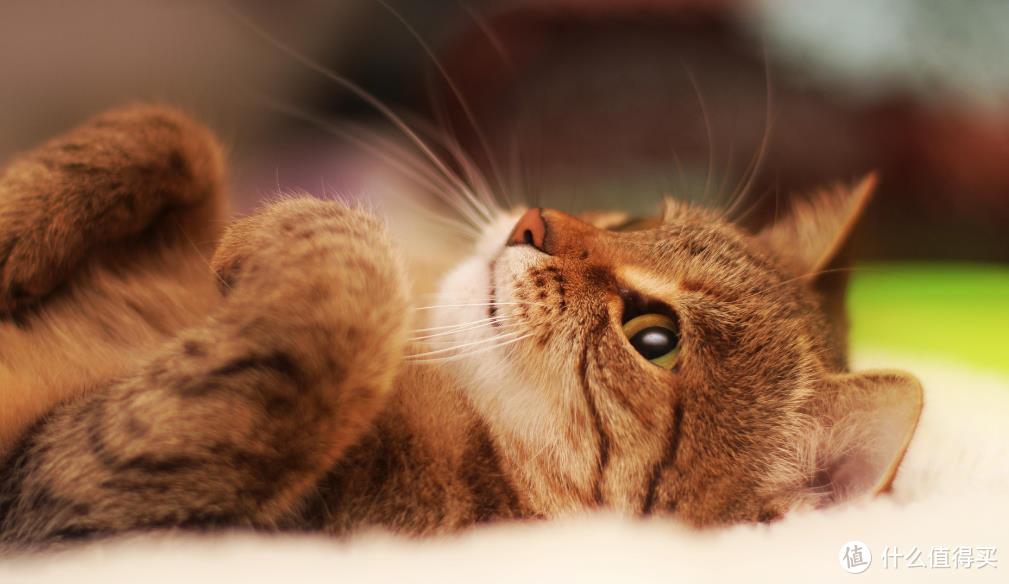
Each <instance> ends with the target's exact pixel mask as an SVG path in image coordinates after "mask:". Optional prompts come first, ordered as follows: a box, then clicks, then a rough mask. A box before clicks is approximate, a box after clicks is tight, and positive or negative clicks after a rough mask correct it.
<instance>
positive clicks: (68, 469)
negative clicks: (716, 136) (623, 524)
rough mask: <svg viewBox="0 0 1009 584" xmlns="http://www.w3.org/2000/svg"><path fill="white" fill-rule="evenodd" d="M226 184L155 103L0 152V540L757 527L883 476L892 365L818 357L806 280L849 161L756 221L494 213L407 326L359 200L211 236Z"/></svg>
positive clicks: (395, 263) (914, 414)
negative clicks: (645, 518) (837, 176)
mask: <svg viewBox="0 0 1009 584" xmlns="http://www.w3.org/2000/svg"><path fill="white" fill-rule="evenodd" d="M225 182H226V177H225V170H224V164H223V157H222V154H221V149H220V147H219V146H218V144H217V142H216V140H215V139H214V137H213V136H212V134H211V133H210V132H209V131H208V130H207V129H205V128H204V127H202V126H200V125H199V124H197V123H195V122H193V121H192V120H190V119H189V118H188V117H186V116H185V115H183V114H181V113H179V112H177V111H175V110H172V109H170V108H163V107H155V106H134V107H130V108H126V109H121V110H118V111H113V112H109V113H106V114H104V115H100V116H98V117H96V118H94V119H93V120H91V121H89V122H87V123H85V124H84V125H83V126H81V127H79V128H77V129H75V130H73V131H72V132H70V133H68V134H66V135H64V136H62V137H59V138H57V139H55V140H52V141H50V142H48V143H46V144H44V145H42V146H41V147H39V148H38V149H36V150H34V151H32V152H29V153H27V154H24V155H22V156H20V157H18V158H16V159H14V160H13V161H11V162H10V163H9V165H8V166H7V167H6V169H5V170H4V172H3V174H2V177H0V313H2V315H3V316H2V320H0V391H2V393H0V403H2V404H3V410H2V417H0V422H2V427H0V445H2V446H0V448H2V449H3V450H4V458H5V460H6V462H4V463H3V466H2V467H0V473H2V474H0V542H2V543H3V545H4V546H5V547H6V548H7V549H20V548H34V547H39V546H46V545H51V544H54V543H59V542H66V541H70V540H80V539H85V538H93V537H98V536H106V535H111V534H119V533H127V532H136V531H147V530H155V529H168V528H199V529H211V528H225V527H249V528H255V529H262V530H311V531H322V532H326V533H331V534H344V533H347V532H350V531H352V530H356V529H359V528H361V527H363V526H381V527H384V528H387V529H389V530H392V531H395V532H399V533H405V534H416V535H426V534H438V533H446V532H452V531H455V530H458V529H460V528H463V527H466V526H470V525H473V524H475V523H480V522H486V521H494V520H503V519H525V518H553V517H558V516H562V515H565V514H570V513H574V512H580V511H584V510H591V509H597V508H609V509H614V510H617V511H619V512H625V513H627V514H632V515H651V514H656V515H669V516H675V517H677V518H680V519H681V520H683V521H685V522H687V523H689V524H693V525H697V526H707V525H718V524H726V523H730V522H760V521H770V520H773V519H775V518H778V517H780V516H782V515H783V514H784V513H786V512H787V511H789V510H791V509H795V508H799V507H809V506H822V505H826V504H830V503H832V502H836V501H843V500H847V499H851V498H853V497H858V496H861V495H865V494H872V493H877V492H880V491H883V490H885V489H886V488H887V487H888V485H889V483H890V481H891V480H892V478H893V476H894V473H895V472H896V469H897V467H898V465H899V463H900V460H901V458H902V456H903V452H904V450H905V448H906V447H907V444H908V442H909V440H910V439H911V436H912V434H913V432H914V428H915V425H916V424H917V420H918V416H919V413H920V410H921V407H922V391H921V388H920V386H919V384H918V382H917V381H916V380H915V379H914V378H913V377H912V376H910V375H908V374H906V373H902V372H897V371H873V372H860V373H851V372H849V371H848V370H847V365H846V348H845V345H846V334H845V329H844V322H843V320H844V319H843V316H841V315H839V314H835V312H836V310H835V309H836V308H837V306H838V304H837V302H836V301H835V300H831V297H832V296H831V294H829V293H828V292H826V291H825V290H826V287H824V286H823V285H822V281H823V277H824V274H825V273H828V272H823V268H824V267H826V266H828V265H830V263H831V262H832V261H833V260H834V258H835V257H836V256H837V254H838V251H839V250H840V249H841V246H842V244H843V243H844V241H845V239H846V237H847V235H848V233H849V232H850V230H851V228H852V226H853V224H854V222H855V220H856V218H857V217H858V215H859V214H860V212H861V210H862V209H863V207H864V206H865V203H866V201H867V199H868V197H869V195H870V192H871V191H872V187H873V182H874V181H873V179H872V178H871V177H870V178H867V179H865V180H863V181H862V182H861V183H859V184H857V185H856V186H854V187H852V188H850V189H849V188H833V189H827V190H824V191H823V192H821V193H818V194H816V195H815V196H812V197H809V198H807V199H803V200H802V202H800V203H797V204H796V205H795V206H794V208H793V209H791V211H790V212H789V213H784V214H783V216H782V217H781V218H780V219H779V220H777V221H776V222H774V224H773V225H771V226H770V227H768V228H766V229H764V230H763V231H761V232H759V233H755V234H754V233H749V232H746V231H744V230H743V229H741V228H739V227H736V226H734V225H732V224H729V223H728V222H726V221H725V220H724V219H723V218H722V217H721V216H720V215H719V214H717V213H715V212H713V211H711V210H706V209H702V208H693V207H690V206H687V205H685V204H683V203H679V202H676V201H672V200H670V201H667V204H666V206H665V209H664V211H663V213H662V214H661V216H660V217H657V218H654V219H647V220H637V221H635V220H629V219H628V218H627V217H624V216H622V215H621V214H620V213H596V214H591V215H584V216H580V217H576V216H572V215H568V214H565V213H563V212H560V211H556V210H552V209H538V208H534V209H528V210H524V209H517V210H514V211H508V212H501V213H498V214H497V216H496V217H494V218H493V220H492V221H489V222H488V224H487V225H486V227H485V228H484V229H483V233H482V235H481V237H480V239H479V241H478V243H477V245H476V246H475V248H474V251H473V252H472V255H471V256H470V257H469V258H468V259H466V260H465V261H463V262H462V263H460V264H459V265H458V266H456V267H455V268H454V269H453V270H451V271H450V272H449V273H448V274H446V275H445V276H444V278H443V280H442V284H441V288H440V292H439V295H438V302H437V305H436V306H435V307H432V309H431V311H430V315H431V316H430V321H429V322H426V323H421V322H419V321H418V322H414V321H415V319H414V315H416V314H428V312H420V311H416V310H414V307H415V306H416V305H417V303H415V302H414V298H413V297H412V294H411V291H410V287H409V284H408V279H407V276H406V274H405V268H404V265H403V264H402V262H401V260H400V259H398V255H397V252H396V250H394V249H393V246H392V244H391V243H390V240H389V238H388V236H387V234H386V232H385V226H384V225H383V223H382V222H380V221H379V220H377V219H376V218H375V217H373V216H371V215H369V214H368V213H365V212H363V211H361V210H359V209H355V208H351V207H348V206H346V205H343V204H340V203H336V202H326V201H320V200H316V199H312V198H309V197H291V198H287V199H283V200H278V201H276V202H274V203H272V204H269V205H267V206H265V207H264V208H262V209H261V210H260V211H258V212H256V213H254V214H252V215H251V216H249V217H246V218H242V219H239V220H237V221H234V222H233V223H231V224H230V225H228V226H227V227H226V228H223V227H224V225H225V221H224V219H225V217H226V213H227V210H226V209H227V206H226V203H225V194H224V185H225ZM222 228H223V230H222ZM205 258H212V259H210V268H208V265H207V261H208V260H207V259H205ZM416 326H423V327H424V328H422V329H417V328H415V327H416ZM418 330H420V331H423V334H419V335H418V334H417V331H418ZM446 342H447V345H446ZM446 346H447V347H449V348H448V349H446V348H445V347H446Z"/></svg>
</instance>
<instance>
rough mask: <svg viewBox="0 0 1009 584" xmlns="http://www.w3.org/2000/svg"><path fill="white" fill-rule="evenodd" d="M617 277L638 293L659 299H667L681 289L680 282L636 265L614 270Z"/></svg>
mask: <svg viewBox="0 0 1009 584" xmlns="http://www.w3.org/2000/svg"><path fill="white" fill-rule="evenodd" d="M616 276H617V279H618V280H619V281H620V282H621V283H623V284H624V285H625V286H627V287H629V288H631V289H633V290H634V291H636V292H638V293H639V294H644V295H646V296H651V297H652V298H656V299H660V300H668V299H670V298H673V297H674V296H676V295H677V293H678V292H680V291H681V286H680V283H679V282H677V281H676V280H673V279H670V278H669V277H668V276H667V277H661V276H658V275H657V274H655V273H653V272H652V271H650V270H647V269H644V268H641V267H638V266H623V267H620V268H617V270H616Z"/></svg>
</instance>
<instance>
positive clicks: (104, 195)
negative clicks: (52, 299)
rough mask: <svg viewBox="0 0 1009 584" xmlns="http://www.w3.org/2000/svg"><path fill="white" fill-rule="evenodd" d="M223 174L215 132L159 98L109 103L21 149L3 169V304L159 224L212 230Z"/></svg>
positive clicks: (11, 304)
mask: <svg viewBox="0 0 1009 584" xmlns="http://www.w3.org/2000/svg"><path fill="white" fill-rule="evenodd" d="M223 184H224V165H223V157H222V154H221V151H220V147H219V146H218V144H217V142H216V140H215V139H214V138H213V136H212V135H211V134H210V132H209V131H208V130H207V129H206V128H204V127H203V126H201V125H199V124H197V123H196V122H194V121H192V120H191V119H189V118H188V117H186V116H185V115H184V114H182V113H180V112H177V111H175V110H172V109H170V108H163V107H156V106H133V107H128V108H123V109H119V110H114V111H111V112H107V113H105V114H102V115H100V116H97V117H95V118H93V119H92V120H90V121H88V122H86V123H85V124H83V125H81V126H80V127H78V128H76V129H74V130H72V131H70V132H68V133H66V134H64V135H62V136H60V137H57V138H55V139H53V140H50V141H49V142H47V143H45V144H43V145H41V146H39V147H38V148H36V149H35V150H32V151H29V152H26V153H25V154H23V155H21V156H19V157H17V158H15V159H14V160H12V161H11V162H10V164H9V165H8V166H7V167H6V168H5V169H4V171H3V173H2V174H0V313H12V312H15V311H18V310H20V309H22V308H24V307H26V306H29V305H31V304H33V303H36V302H38V301H39V300H41V299H42V298H44V297H45V296H46V295H48V294H49V293H51V292H52V291H53V290H54V289H55V288H56V287H58V286H59V285H61V284H62V283H64V282H66V281H67V280H68V279H70V277H71V276H72V275H73V274H74V273H75V272H76V271H77V270H78V269H79V268H80V267H81V265H82V264H83V263H84V261H85V260H86V259H88V258H89V257H90V256H91V254H92V252H93V251H94V250H95V249H96V248H99V247H101V246H109V245H119V244H127V243H128V242H133V241H137V240H138V239H139V238H140V237H142V236H144V235H145V234H148V233H152V232H153V231H154V230H153V229H152V228H154V227H155V226H157V225H162V224H164V225H165V227H166V228H168V227H170V229H171V230H172V232H173V233H175V232H178V231H180V230H181V231H184V232H185V234H186V235H187V237H188V238H189V239H190V241H198V242H204V241H207V240H212V239H214V238H216V230H217V224H218V222H217V219H218V215H219V214H220V211H221V210H222V204H221V203H219V201H222V200H223V196H222V191H223ZM169 224H170V225H169ZM168 232H169V229H165V230H161V231H159V233H165V234H167V233H168ZM188 245H191V243H189V244H188Z"/></svg>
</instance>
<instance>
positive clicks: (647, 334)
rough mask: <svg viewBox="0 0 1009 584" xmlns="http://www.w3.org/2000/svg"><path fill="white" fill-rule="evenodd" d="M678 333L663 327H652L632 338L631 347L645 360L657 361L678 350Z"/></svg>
mask: <svg viewBox="0 0 1009 584" xmlns="http://www.w3.org/2000/svg"><path fill="white" fill-rule="evenodd" d="M677 342H679V339H677V338H676V333H674V332H673V331H671V330H669V329H667V328H665V327H661V326H650V327H648V328H646V329H642V330H640V331H638V333H637V334H636V335H634V336H633V337H631V345H632V346H633V347H634V348H635V349H637V351H638V353H641V356H642V357H644V358H645V359H657V358H659V357H661V356H663V355H665V354H666V353H668V352H670V351H672V350H673V349H675V348H676V344H677Z"/></svg>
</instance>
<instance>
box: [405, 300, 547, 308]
mask: <svg viewBox="0 0 1009 584" xmlns="http://www.w3.org/2000/svg"><path fill="white" fill-rule="evenodd" d="M467 306H548V305H547V304H543V303H541V302H474V303H467V304H435V305H432V306H416V307H414V310H433V309H435V308H465V307H467Z"/></svg>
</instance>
